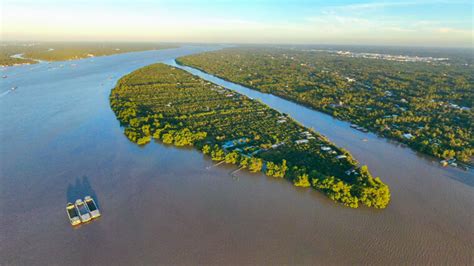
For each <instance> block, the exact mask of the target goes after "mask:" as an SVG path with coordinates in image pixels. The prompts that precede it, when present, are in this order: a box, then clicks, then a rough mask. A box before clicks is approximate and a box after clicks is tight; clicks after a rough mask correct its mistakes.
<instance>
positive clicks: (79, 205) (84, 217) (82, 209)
mask: <svg viewBox="0 0 474 266" xmlns="http://www.w3.org/2000/svg"><path fill="white" fill-rule="evenodd" d="M75 205H76V209H77V212H78V213H79V217H81V221H82V222H83V223H85V222H88V221H90V220H91V219H92V218H91V215H90V213H89V209H88V208H87V205H86V204H85V203H84V201H82V200H81V199H78V200H76V203H75Z"/></svg>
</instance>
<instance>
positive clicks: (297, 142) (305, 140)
mask: <svg viewBox="0 0 474 266" xmlns="http://www.w3.org/2000/svg"><path fill="white" fill-rule="evenodd" d="M308 142H309V140H307V139H299V140H297V141H295V143H296V144H303V143H308Z"/></svg>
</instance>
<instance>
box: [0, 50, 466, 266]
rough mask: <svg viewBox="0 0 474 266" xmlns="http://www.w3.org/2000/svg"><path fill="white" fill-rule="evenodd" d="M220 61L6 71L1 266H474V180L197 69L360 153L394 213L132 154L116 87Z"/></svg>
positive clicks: (198, 164) (154, 54) (161, 155)
mask: <svg viewBox="0 0 474 266" xmlns="http://www.w3.org/2000/svg"><path fill="white" fill-rule="evenodd" d="M218 48H219V47H190V46H189V47H182V48H177V49H169V50H161V51H149V52H140V53H129V54H122V55H114V56H108V57H100V58H93V59H84V60H78V61H68V62H57V63H51V64H47V63H42V64H38V65H31V66H18V67H10V68H5V69H2V70H1V74H2V76H3V75H7V76H8V78H6V79H3V80H2V82H1V84H0V264H2V265H3V264H7V265H10V264H11V265H31V264H60V265H62V264H69V265H76V264H118V265H129V264H157V263H161V264H338V265H339V264H377V265H380V264H456V265H469V264H470V265H472V264H473V263H474V260H473V249H474V245H473V240H474V236H473V235H474V217H473V216H474V174H473V173H472V171H471V172H465V171H462V170H459V169H453V168H442V167H440V166H439V164H438V163H437V162H436V161H435V160H433V159H430V158H426V157H424V156H421V155H419V154H417V153H415V152H413V151H412V150H410V149H408V148H404V147H402V146H400V145H399V144H397V143H393V142H390V141H387V140H385V139H382V138H378V137H377V136H375V135H372V134H364V133H361V132H358V131H355V130H353V129H351V128H350V127H349V124H347V123H345V122H341V121H338V120H335V119H332V118H331V117H329V116H327V115H324V114H321V113H318V112H315V111H313V110H309V109H307V108H305V107H301V106H298V105H296V104H294V103H291V102H288V101H285V100H282V99H279V98H277V97H274V96H271V95H267V94H261V93H258V92H255V91H252V90H248V89H246V88H243V87H241V86H238V85H235V84H231V83H229V82H225V81H222V80H219V79H217V78H215V77H212V76H209V75H206V74H204V73H201V72H199V71H196V70H192V69H188V70H189V71H191V72H193V73H194V74H199V75H200V76H202V77H203V78H206V79H209V80H211V81H213V82H216V83H219V84H222V85H224V86H227V87H229V88H231V89H235V90H237V91H239V92H241V93H244V94H246V95H248V96H250V97H253V98H258V99H261V100H262V101H264V102H265V103H267V104H268V105H270V106H272V107H273V108H275V109H278V110H280V111H282V112H285V113H289V114H290V115H291V116H292V117H294V118H295V119H296V120H298V121H300V122H301V123H303V124H304V125H306V126H308V127H313V128H314V129H315V130H317V131H319V132H321V133H323V134H324V135H326V136H327V137H329V138H330V139H331V140H332V141H333V142H335V143H336V144H338V145H340V146H342V147H344V148H346V149H348V150H349V151H350V152H352V153H353V154H354V155H355V157H356V158H357V159H358V160H359V161H360V162H361V163H363V164H367V165H368V166H369V168H370V169H371V171H372V172H373V173H374V174H376V175H379V176H381V178H382V179H383V180H384V182H386V183H387V184H388V185H389V186H390V188H391V192H392V201H391V203H390V205H389V207H388V208H387V209H385V210H372V209H368V208H359V209H355V210H354V209H349V208H345V207H343V206H340V205H338V204H335V203H334V202H332V201H330V200H328V199H327V198H326V197H325V196H323V195H322V194H320V193H318V192H317V191H314V190H312V189H302V188H296V187H294V186H292V184H290V183H289V182H286V181H284V180H275V179H272V178H269V177H265V176H263V175H261V174H249V173H246V172H243V171H241V172H239V173H238V174H237V176H238V178H232V177H231V176H230V175H229V173H230V172H231V171H232V170H234V169H235V168H233V167H230V166H226V165H221V166H218V167H212V168H210V169H206V168H207V167H209V166H211V165H212V162H211V161H210V160H208V159H207V158H205V157H204V156H202V154H200V153H199V152H197V151H195V150H193V149H180V148H175V147H172V146H166V145H163V144H160V143H151V144H149V145H147V146H145V147H138V146H137V145H135V144H133V143H131V142H129V141H128V140H127V139H126V137H125V136H124V135H123V133H122V129H121V128H120V126H119V123H118V122H117V120H116V118H115V116H114V114H113V112H112V111H111V109H110V107H109V101H108V95H109V93H110V90H111V88H112V87H113V86H114V84H115V82H116V81H117V79H118V78H120V77H121V76H122V75H124V74H126V73H128V72H130V71H133V70H134V69H137V68H139V67H141V66H145V65H148V64H151V63H154V62H157V61H164V62H166V63H169V64H174V60H173V59H174V58H176V57H178V56H182V55H187V54H192V53H197V52H202V51H206V50H212V49H218ZM13 86H18V88H17V89H16V90H14V91H11V89H10V88H11V87H13ZM364 138H367V140H368V141H362V139H364ZM86 195H93V196H94V197H95V198H96V201H97V203H98V205H99V207H100V209H101V211H102V214H103V216H102V217H101V218H99V219H98V220H95V221H93V222H90V223H88V224H85V225H81V226H80V227H77V228H72V227H71V225H70V224H69V221H68V220H67V216H66V210H65V206H66V203H67V202H68V201H73V200H75V199H76V198H79V197H84V196H86Z"/></svg>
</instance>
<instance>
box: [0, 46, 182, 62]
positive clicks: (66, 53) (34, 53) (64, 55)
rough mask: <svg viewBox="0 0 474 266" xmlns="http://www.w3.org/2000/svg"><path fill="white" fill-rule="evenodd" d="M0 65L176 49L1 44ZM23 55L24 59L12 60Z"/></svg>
mask: <svg viewBox="0 0 474 266" xmlns="http://www.w3.org/2000/svg"><path fill="white" fill-rule="evenodd" d="M0 47H1V49H2V52H1V53H0V65H1V66H10V65H15V64H33V63H36V61H34V60H31V59H35V60H44V61H64V60H72V59H80V58H86V57H91V56H104V55H112V54H119V53H127V52H136V51H145V50H157V49H166V48H173V47H176V46H174V45H168V44H156V43H84V42H82V43H79V42H77V43H76V42H41V43H2V44H1V46H0ZM15 54H23V57H24V58H31V59H20V58H12V57H11V56H12V55H15Z"/></svg>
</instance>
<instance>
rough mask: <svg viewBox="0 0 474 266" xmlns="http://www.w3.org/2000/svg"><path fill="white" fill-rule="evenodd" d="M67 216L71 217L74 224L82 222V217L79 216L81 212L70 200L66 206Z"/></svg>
mask: <svg viewBox="0 0 474 266" xmlns="http://www.w3.org/2000/svg"><path fill="white" fill-rule="evenodd" d="M66 211H67V216H68V217H69V222H71V224H72V225H78V224H80V223H81V218H79V213H78V212H77V210H76V207H75V206H74V204H72V203H70V202H68V204H67V206H66Z"/></svg>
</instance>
